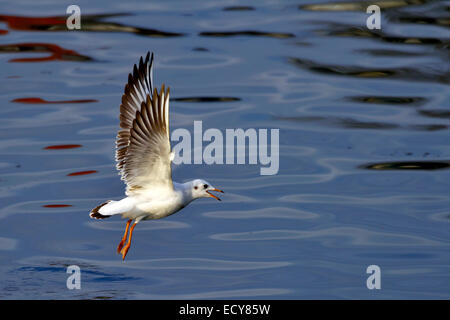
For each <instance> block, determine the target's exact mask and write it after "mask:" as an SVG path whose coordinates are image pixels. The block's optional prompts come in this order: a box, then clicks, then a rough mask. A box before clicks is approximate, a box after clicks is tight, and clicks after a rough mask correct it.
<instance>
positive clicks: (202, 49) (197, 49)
mask: <svg viewBox="0 0 450 320" xmlns="http://www.w3.org/2000/svg"><path fill="white" fill-rule="evenodd" d="M192 51H198V52H207V51H209V50H208V49H206V48H203V47H195V48H193V49H192Z"/></svg>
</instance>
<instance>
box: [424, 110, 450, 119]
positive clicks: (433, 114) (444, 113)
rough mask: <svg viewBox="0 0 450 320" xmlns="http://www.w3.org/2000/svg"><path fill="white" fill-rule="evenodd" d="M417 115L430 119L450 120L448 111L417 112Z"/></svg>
mask: <svg viewBox="0 0 450 320" xmlns="http://www.w3.org/2000/svg"><path fill="white" fill-rule="evenodd" d="M419 114H420V115H422V116H425V117H430V118H442V119H450V111H449V110H419Z"/></svg>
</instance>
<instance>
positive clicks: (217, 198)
mask: <svg viewBox="0 0 450 320" xmlns="http://www.w3.org/2000/svg"><path fill="white" fill-rule="evenodd" d="M210 191H217V192H221V193H225V192H223V191H222V190H220V189H211V190H208V191H206V193H207V194H209V195H210V196H211V197H212V198H214V199H216V200H219V201H222V200H220V198H219V197H217V196H215V195H213V194H212V193H210Z"/></svg>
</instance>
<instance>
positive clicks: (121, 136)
mask: <svg viewBox="0 0 450 320" xmlns="http://www.w3.org/2000/svg"><path fill="white" fill-rule="evenodd" d="M169 94H170V88H167V90H166V89H165V87H164V84H163V85H162V87H161V90H160V91H159V92H158V90H157V89H156V88H155V89H154V88H153V53H152V54H151V56H150V52H148V53H147V56H146V58H145V61H144V60H143V58H142V57H141V58H140V60H139V66H136V64H135V65H134V68H133V73H130V74H129V75H128V83H127V84H126V85H125V89H124V94H123V96H122V104H121V105H120V129H119V131H118V133H117V138H116V168H117V170H118V171H119V174H120V175H121V179H122V180H124V181H125V184H126V191H125V195H126V197H125V198H123V199H122V200H119V201H113V200H109V201H106V202H104V203H102V204H101V205H99V206H97V207H95V208H94V209H92V210H91V212H90V214H89V216H90V217H91V218H93V219H105V218H109V217H111V216H113V215H117V214H120V215H121V216H122V218H127V219H128V221H127V223H126V226H125V233H124V234H123V237H122V240H121V241H120V243H119V245H118V246H117V253H119V254H122V260H125V257H126V255H127V253H128V250H129V249H130V246H131V239H132V236H133V230H134V228H135V227H136V225H137V224H138V223H139V221H141V220H150V219H161V218H164V217H167V216H169V215H171V214H174V213H176V212H177V211H179V210H181V209H183V208H184V207H186V206H187V205H188V204H189V203H190V202H191V201H193V200H195V199H198V198H207V197H212V198H214V199H216V200H219V201H220V198H219V197H217V196H216V195H214V194H212V193H211V192H212V191H216V192H221V193H223V191H222V190H220V189H217V188H215V187H213V186H212V185H211V184H210V183H208V182H206V181H205V180H202V179H195V180H192V181H189V182H186V183H177V182H175V181H172V169H171V163H172V160H173V159H174V154H173V152H172V151H171V147H170V139H169V137H170V134H169V133H170V132H169ZM133 221H134V222H133ZM132 222H133V224H132V225H131V223H132ZM130 225H131V227H130ZM128 233H129V235H128ZM127 236H128V241H127ZM125 242H126V244H125Z"/></svg>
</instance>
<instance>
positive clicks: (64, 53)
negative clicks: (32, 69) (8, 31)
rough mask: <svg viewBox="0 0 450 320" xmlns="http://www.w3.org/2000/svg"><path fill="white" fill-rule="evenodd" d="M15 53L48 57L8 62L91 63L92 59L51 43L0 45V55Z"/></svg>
mask: <svg viewBox="0 0 450 320" xmlns="http://www.w3.org/2000/svg"><path fill="white" fill-rule="evenodd" d="M16 52H25V53H28V52H49V53H50V55H49V56H46V57H39V58H15V59H10V60H9V62H45V61H57V60H66V61H91V60H92V58H90V57H88V56H84V55H81V54H79V53H78V52H76V51H74V50H68V49H64V48H61V47H60V46H57V45H56V44H51V43H34V42H31V43H13V44H4V45H0V53H16Z"/></svg>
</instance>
